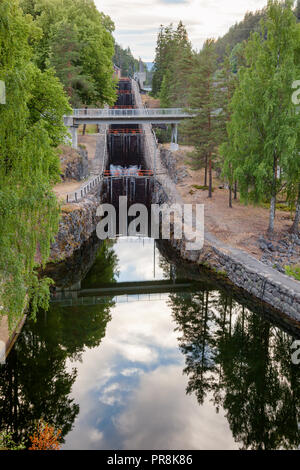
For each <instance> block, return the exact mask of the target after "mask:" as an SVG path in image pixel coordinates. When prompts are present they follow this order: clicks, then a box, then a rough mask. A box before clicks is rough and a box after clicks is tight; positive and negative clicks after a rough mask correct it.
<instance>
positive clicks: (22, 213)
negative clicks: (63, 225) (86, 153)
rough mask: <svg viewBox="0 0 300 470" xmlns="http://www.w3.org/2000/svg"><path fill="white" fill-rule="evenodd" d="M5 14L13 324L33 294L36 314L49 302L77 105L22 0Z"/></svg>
mask: <svg viewBox="0 0 300 470" xmlns="http://www.w3.org/2000/svg"><path fill="white" fill-rule="evenodd" d="M0 17H1V22H0V64H1V67H0V79H1V80H3V81H5V83H6V95H7V96H6V105H1V106H0V244H1V254H0V298H1V306H2V314H7V315H8V317H9V326H10V328H12V327H13V326H14V325H15V323H16V321H17V320H18V315H20V313H21V311H22V309H23V308H24V305H25V299H26V294H27V293H29V294H30V295H31V294H32V296H31V299H29V300H31V301H32V304H33V306H34V308H33V313H35V310H36V309H37V308H38V307H39V306H42V305H44V306H45V301H47V293H46V291H47V289H46V285H47V284H49V281H48V280H42V281H41V282H40V281H39V280H38V278H37V274H36V272H35V268H36V254H37V253H38V258H39V262H40V263H41V264H44V263H45V262H46V261H47V259H48V256H49V250H50V243H51V241H52V238H53V236H54V235H55V233H56V232H57V229H58V220H59V207H58V202H57V199H56V197H55V195H54V193H53V192H52V185H53V184H55V183H56V182H57V181H58V180H59V175H60V168H59V167H60V165H59V158H58V153H57V150H56V145H58V144H59V143H62V142H63V137H64V134H65V128H64V126H63V123H62V117H63V115H64V114H67V113H68V112H69V111H70V108H69V105H68V101H67V98H66V96H65V95H64V92H63V89H62V86H61V84H60V82H59V81H58V79H57V78H56V77H55V76H54V75H53V73H52V72H51V71H49V70H47V71H45V72H42V71H41V70H39V69H38V68H37V66H36V65H35V64H34V63H33V61H32V55H33V53H32V48H31V46H30V42H31V40H32V38H33V37H36V36H37V35H38V34H37V28H36V25H34V23H33V22H32V20H30V19H29V18H28V17H25V16H24V15H23V13H22V11H21V9H20V8H19V6H18V0H12V1H9V0H3V1H2V2H1V3H0ZM44 294H46V297H45V295H44Z"/></svg>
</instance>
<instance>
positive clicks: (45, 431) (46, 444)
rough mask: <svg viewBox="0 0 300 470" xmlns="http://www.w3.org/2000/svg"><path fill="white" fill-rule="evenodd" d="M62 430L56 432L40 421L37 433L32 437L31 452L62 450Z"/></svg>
mask: <svg viewBox="0 0 300 470" xmlns="http://www.w3.org/2000/svg"><path fill="white" fill-rule="evenodd" d="M60 439H61V430H60V429H59V430H58V431H56V430H55V428H54V427H53V426H50V425H49V424H48V423H45V422H44V421H43V420H40V421H39V423H38V424H37V428H36V432H35V433H34V435H33V436H30V440H31V447H29V450H60V442H59V440H60Z"/></svg>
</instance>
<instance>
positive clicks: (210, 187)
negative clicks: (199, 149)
mask: <svg viewBox="0 0 300 470" xmlns="http://www.w3.org/2000/svg"><path fill="white" fill-rule="evenodd" d="M208 197H209V198H212V162H211V155H210V156H209V187H208Z"/></svg>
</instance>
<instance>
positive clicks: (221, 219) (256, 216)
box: [174, 147, 292, 258]
mask: <svg viewBox="0 0 300 470" xmlns="http://www.w3.org/2000/svg"><path fill="white" fill-rule="evenodd" d="M191 149H192V148H191V147H181V148H180V150H179V151H178V152H175V153H174V154H175V156H176V158H177V168H178V169H180V168H182V167H185V169H186V170H187V172H188V176H187V177H186V178H184V179H183V181H182V182H180V183H179V184H177V189H178V191H179V193H180V194H181V196H182V198H183V199H184V201H185V202H187V203H192V202H193V203H202V204H204V205H205V228H206V230H207V231H209V232H210V233H212V234H213V235H215V236H216V237H217V238H218V239H219V240H221V241H223V242H225V243H227V244H229V245H231V246H232V247H235V248H240V249H242V250H244V251H246V252H248V253H250V254H252V255H254V256H255V257H257V258H260V257H261V250H260V248H259V246H258V239H259V237H260V236H263V237H266V236H267V234H266V232H267V228H268V222H269V210H268V209H266V208H263V207H253V206H251V205H249V206H245V205H244V204H242V203H240V201H239V200H237V201H233V208H232V209H230V208H229V204H228V200H229V194H228V190H227V189H220V188H222V186H223V185H222V182H221V181H220V180H218V179H217V178H216V175H214V177H213V188H214V192H213V197H212V199H209V198H208V191H207V190H202V189H196V188H195V187H194V185H198V186H203V185H204V170H199V171H192V170H190V168H189V166H188V164H187V152H188V151H191ZM291 224H292V219H291V215H290V213H289V212H285V211H279V210H278V211H277V214H276V224H275V234H274V239H280V238H281V237H282V236H284V235H286V233H287V231H288V229H289V228H290V226H291Z"/></svg>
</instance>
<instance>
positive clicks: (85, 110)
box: [82, 106, 88, 135]
mask: <svg viewBox="0 0 300 470" xmlns="http://www.w3.org/2000/svg"><path fill="white" fill-rule="evenodd" d="M87 109H88V108H87V106H85V108H84V114H87ZM85 132H86V124H83V129H82V135H85Z"/></svg>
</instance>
